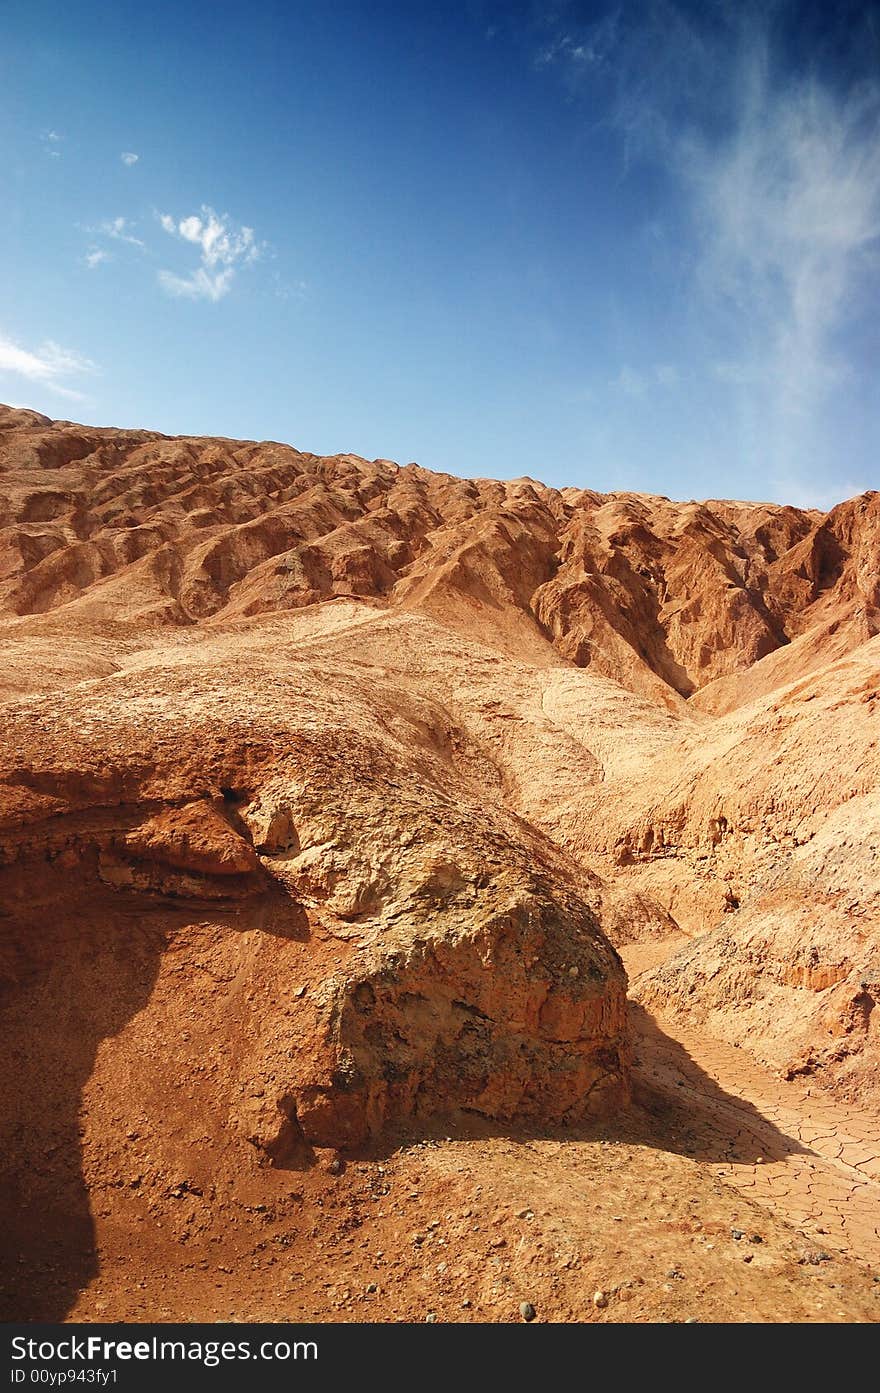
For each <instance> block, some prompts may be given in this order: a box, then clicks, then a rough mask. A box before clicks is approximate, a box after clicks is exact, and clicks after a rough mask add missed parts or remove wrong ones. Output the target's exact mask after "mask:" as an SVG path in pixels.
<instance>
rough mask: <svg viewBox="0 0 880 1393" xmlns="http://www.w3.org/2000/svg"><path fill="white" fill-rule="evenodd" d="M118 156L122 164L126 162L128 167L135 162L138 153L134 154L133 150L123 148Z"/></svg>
mask: <svg viewBox="0 0 880 1393" xmlns="http://www.w3.org/2000/svg"><path fill="white" fill-rule="evenodd" d="M119 158H120V159H121V160H122V163H123V164H127V165H128V166H129V167H130V166H131V165H133V164H137V162H138V160H139V159H140V155H136V154H135V153H134V151H133V150H123V152H122V154H121V155H120V156H119Z"/></svg>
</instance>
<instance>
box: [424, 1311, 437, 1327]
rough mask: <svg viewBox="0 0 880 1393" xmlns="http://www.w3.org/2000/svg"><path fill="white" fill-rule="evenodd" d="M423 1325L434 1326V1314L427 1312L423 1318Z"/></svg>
mask: <svg viewBox="0 0 880 1393" xmlns="http://www.w3.org/2000/svg"><path fill="white" fill-rule="evenodd" d="M425 1324H426V1325H436V1324H437V1317H436V1315H435V1314H434V1312H433V1311H429V1312H428V1314H427V1315H426V1316H425Z"/></svg>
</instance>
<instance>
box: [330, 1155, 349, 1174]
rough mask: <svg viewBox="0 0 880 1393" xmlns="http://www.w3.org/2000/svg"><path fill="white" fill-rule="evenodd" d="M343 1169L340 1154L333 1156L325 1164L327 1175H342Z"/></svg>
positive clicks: (343, 1165) (343, 1164) (343, 1163)
mask: <svg viewBox="0 0 880 1393" xmlns="http://www.w3.org/2000/svg"><path fill="white" fill-rule="evenodd" d="M344 1170H345V1162H344V1161H343V1159H342V1157H341V1156H334V1157H333V1160H332V1161H330V1162H329V1163H328V1165H327V1174H328V1175H342V1173H343V1171H344Z"/></svg>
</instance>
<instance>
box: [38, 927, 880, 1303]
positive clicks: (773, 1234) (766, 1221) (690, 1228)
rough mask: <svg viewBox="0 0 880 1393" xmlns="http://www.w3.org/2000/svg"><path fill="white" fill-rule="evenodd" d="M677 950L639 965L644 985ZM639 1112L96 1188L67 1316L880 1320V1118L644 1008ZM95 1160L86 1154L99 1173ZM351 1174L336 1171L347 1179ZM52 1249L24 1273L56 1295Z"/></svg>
mask: <svg viewBox="0 0 880 1393" xmlns="http://www.w3.org/2000/svg"><path fill="white" fill-rule="evenodd" d="M674 946H675V944H674V942H673V943H670V944H665V945H664V944H653V945H643V946H641V947H636V948H633V949H631V950H630V952H629V954H628V957H629V968H630V972H631V973H632V974H633V977H634V991H635V993H636V994H637V991H638V981H637V971H638V969H639V968H640V967H643V966H648V965H649V964H650V963H651V962H653V961H656V960H657V959H658V958H659V957H661V956H662V955H663V954H664V953H666V952H668V951H670V949H671V948H672V947H674ZM634 1014H635V1016H636V1020H637V1027H638V1038H637V1061H636V1099H637V1101H636V1103H635V1105H634V1106H633V1108H632V1109H631V1110H628V1111H626V1112H625V1113H622V1114H620V1115H619V1116H618V1117H617V1118H616V1120H615V1121H614V1122H613V1123H612V1125H611V1126H610V1127H609V1125H608V1124H607V1123H605V1124H602V1125H595V1126H593V1127H592V1128H581V1129H576V1130H567V1129H558V1130H555V1131H554V1130H548V1129H542V1130H541V1131H539V1132H535V1133H532V1134H530V1133H527V1132H525V1131H521V1130H520V1131H517V1132H516V1133H509V1134H506V1133H504V1132H501V1131H495V1132H493V1130H492V1129H491V1128H490V1127H489V1126H488V1125H487V1124H485V1123H483V1122H479V1121H478V1120H477V1119H473V1120H471V1121H470V1122H469V1121H468V1120H467V1119H465V1120H464V1121H462V1120H461V1119H459V1120H458V1121H457V1122H456V1123H455V1124H453V1123H452V1122H449V1123H448V1124H446V1125H447V1126H448V1129H449V1134H448V1135H445V1134H444V1132H445V1128H443V1129H441V1130H440V1131H438V1132H437V1133H436V1134H434V1135H430V1136H427V1137H426V1136H425V1135H424V1134H422V1135H421V1136H420V1137H419V1138H415V1137H412V1136H411V1137H409V1138H407V1137H404V1136H401V1137H398V1138H395V1139H393V1140H392V1141H389V1143H388V1144H387V1146H386V1147H384V1148H382V1149H380V1150H375V1151H372V1152H370V1153H368V1154H363V1155H359V1156H353V1157H349V1158H348V1159H347V1160H345V1161H344V1162H341V1163H340V1162H339V1161H337V1159H336V1158H335V1156H334V1153H332V1152H326V1153H322V1154H320V1155H319V1158H318V1165H317V1166H313V1167H312V1168H310V1169H308V1170H303V1171H290V1170H288V1171H284V1170H278V1169H272V1168H267V1169H266V1170H265V1171H263V1172H261V1173H260V1175H259V1178H258V1181H255V1180H254V1178H253V1177H251V1178H250V1179H249V1180H247V1181H242V1183H241V1184H240V1185H238V1186H237V1187H236V1186H235V1185H230V1187H229V1188H228V1189H227V1191H226V1192H225V1193H223V1192H218V1193H217V1194H216V1196H215V1197H214V1199H213V1201H212V1204H211V1209H210V1217H206V1212H205V1208H204V1206H203V1203H202V1197H201V1196H200V1195H198V1194H197V1193H196V1192H195V1190H191V1189H190V1187H189V1185H188V1182H187V1177H185V1176H181V1177H180V1181H179V1184H178V1185H177V1186H175V1187H174V1190H173V1191H172V1192H171V1193H169V1194H168V1195H167V1197H166V1199H165V1202H164V1208H163V1210H162V1212H161V1214H160V1215H159V1216H157V1215H156V1214H155V1213H151V1212H149V1211H147V1210H146V1208H145V1206H144V1204H143V1202H142V1200H141V1199H140V1198H139V1196H138V1190H137V1186H136V1185H132V1184H131V1183H123V1182H122V1181H121V1180H118V1179H117V1181H116V1182H115V1183H108V1184H107V1185H106V1186H105V1187H104V1189H103V1192H102V1190H101V1187H100V1186H96V1185H94V1184H93V1185H92V1186H91V1192H92V1203H93V1209H94V1222H95V1243H96V1249H97V1254H98V1260H99V1271H98V1274H97V1276H95V1277H94V1279H93V1280H92V1281H90V1282H89V1283H88V1285H87V1286H86V1287H85V1288H84V1290H83V1291H82V1292H81V1294H80V1296H79V1297H78V1299H77V1300H76V1301H75V1304H74V1305H73V1307H72V1309H71V1310H70V1312H69V1315H68V1317H67V1318H68V1319H69V1320H71V1321H90V1320H96V1319H99V1320H108V1321H110V1320H112V1321H119V1320H123V1321H139V1320H144V1321H146V1320H156V1319H160V1320H161V1319H166V1320H170V1319H174V1320H216V1321H256V1320H263V1321H265V1320H270V1321H286V1320H304V1321H312V1320H314V1321H419V1322H421V1321H425V1320H426V1319H427V1318H428V1316H429V1315H433V1316H434V1317H435V1318H436V1319H437V1320H438V1321H501V1322H504V1321H514V1322H517V1321H522V1320H523V1316H522V1314H521V1311H520V1307H521V1304H522V1303H530V1304H531V1305H532V1306H533V1307H534V1309H535V1312H536V1316H535V1319H536V1320H538V1321H599V1322H602V1321H612V1322H626V1321H638V1322H646V1321H647V1322H669V1321H672V1322H684V1321H691V1322H694V1321H696V1322H722V1321H723V1322H737V1321H760V1322H765V1321H766V1322H785V1321H796V1322H824V1321H831V1322H847V1321H858V1322H864V1321H874V1320H876V1319H877V1318H878V1316H880V1234H878V1223H880V1217H878V1216H880V1204H878V1200H880V1172H878V1162H877V1157H880V1144H877V1143H876V1141H872V1136H873V1138H875V1139H876V1138H878V1137H880V1126H878V1122H877V1119H875V1118H874V1119H872V1118H870V1117H869V1116H868V1115H867V1114H864V1115H861V1116H857V1115H855V1114H853V1113H852V1112H851V1111H848V1112H847V1113H846V1114H845V1115H843V1114H842V1113H841V1114H840V1115H837V1112H836V1109H835V1107H834V1105H833V1104H831V1103H829V1102H828V1101H827V1100H823V1101H818V1100H815V1099H813V1098H812V1097H811V1096H810V1094H809V1091H808V1090H806V1089H804V1088H802V1087H799V1086H798V1085H797V1084H791V1083H784V1082H781V1081H779V1080H775V1079H774V1078H773V1077H772V1076H771V1075H770V1074H769V1073H762V1071H761V1070H760V1068H759V1067H758V1066H756V1065H755V1064H754V1063H753V1062H752V1061H751V1060H748V1061H747V1060H746V1059H745V1058H743V1056H742V1055H741V1053H740V1052H739V1051H737V1050H734V1049H732V1048H730V1047H726V1046H723V1045H720V1044H718V1043H717V1042H713V1041H711V1040H706V1039H702V1040H698V1039H696V1038H691V1037H688V1038H682V1037H681V1036H679V1037H677V1038H676V1037H675V1036H673V1035H672V1034H670V1033H668V1030H667V1027H666V1025H665V1024H664V1023H663V1022H658V1021H656V1020H655V1019H654V1018H652V1017H651V1016H649V1015H648V1013H647V1012H645V1011H643V1010H641V1009H640V1008H639V1007H638V1006H635V1007H634ZM85 1161H86V1169H88V1158H87V1157H86V1158H85ZM334 1171H340V1173H338V1174H334V1173H333V1172H334ZM54 1259H55V1261H54V1262H53V1252H52V1240H51V1239H49V1238H47V1247H46V1249H45V1250H44V1251H43V1253H42V1254H41V1255H40V1257H39V1258H38V1260H37V1263H38V1266H37V1268H36V1269H35V1268H34V1267H32V1266H31V1264H30V1261H29V1262H28V1264H27V1266H28V1268H29V1271H30V1277H31V1279H32V1280H33V1279H38V1280H39V1281H40V1282H41V1284H43V1287H44V1290H45V1291H46V1292H47V1294H48V1293H50V1292H51V1287H52V1279H53V1268H54V1269H55V1270H60V1269H63V1268H64V1266H65V1260H64V1255H63V1254H59V1253H57V1252H56V1253H54Z"/></svg>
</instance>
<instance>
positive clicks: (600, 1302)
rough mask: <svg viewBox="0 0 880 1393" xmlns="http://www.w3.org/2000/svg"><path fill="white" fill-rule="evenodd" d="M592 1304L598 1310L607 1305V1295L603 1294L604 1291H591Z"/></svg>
mask: <svg viewBox="0 0 880 1393" xmlns="http://www.w3.org/2000/svg"><path fill="white" fill-rule="evenodd" d="M593 1305H594V1306H595V1307H596V1309H597V1310H600V1311H601V1310H602V1309H603V1308H604V1307H605V1306H607V1305H608V1297H607V1296H606V1295H605V1293H604V1291H594V1292H593Z"/></svg>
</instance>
